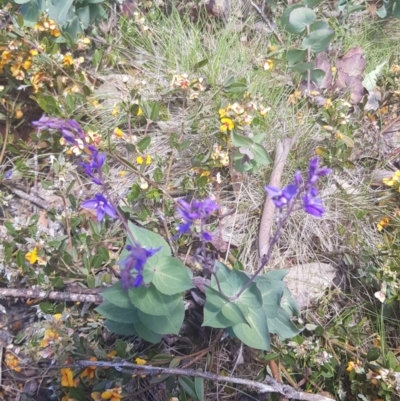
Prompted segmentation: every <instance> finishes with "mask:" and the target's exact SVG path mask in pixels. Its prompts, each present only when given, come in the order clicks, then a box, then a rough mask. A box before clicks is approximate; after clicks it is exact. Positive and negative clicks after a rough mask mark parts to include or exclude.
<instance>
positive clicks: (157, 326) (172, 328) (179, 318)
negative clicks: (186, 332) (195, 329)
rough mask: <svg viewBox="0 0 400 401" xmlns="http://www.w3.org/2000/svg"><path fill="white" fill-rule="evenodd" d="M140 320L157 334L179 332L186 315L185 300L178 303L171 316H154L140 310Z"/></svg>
mask: <svg viewBox="0 0 400 401" xmlns="http://www.w3.org/2000/svg"><path fill="white" fill-rule="evenodd" d="M138 317H139V319H140V322H141V323H143V325H144V326H146V327H147V328H148V329H149V330H151V331H153V332H154V333H157V334H179V331H180V329H181V326H182V323H183V319H184V317H185V306H184V304H183V301H182V302H180V303H179V304H178V306H177V307H176V309H175V310H174V311H173V312H172V313H171V316H153V315H149V314H147V313H144V312H142V311H138Z"/></svg>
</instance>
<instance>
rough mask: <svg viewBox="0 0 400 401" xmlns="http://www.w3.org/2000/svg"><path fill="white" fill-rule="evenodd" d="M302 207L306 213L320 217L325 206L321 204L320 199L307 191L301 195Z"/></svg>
mask: <svg viewBox="0 0 400 401" xmlns="http://www.w3.org/2000/svg"><path fill="white" fill-rule="evenodd" d="M303 207H304V210H305V212H306V213H308V214H311V215H312V216H314V217H322V215H323V214H324V212H325V208H324V207H323V205H322V200H321V199H319V198H316V197H314V196H312V194H310V193H307V194H305V195H304V196H303Z"/></svg>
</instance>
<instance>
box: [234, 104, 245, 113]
mask: <svg viewBox="0 0 400 401" xmlns="http://www.w3.org/2000/svg"><path fill="white" fill-rule="evenodd" d="M231 109H232V110H233V111H234V112H235V113H236V114H243V113H244V108H243V107H242V106H241V105H240V104H239V103H233V105H232V107H231Z"/></svg>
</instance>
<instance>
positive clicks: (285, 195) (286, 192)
mask: <svg viewBox="0 0 400 401" xmlns="http://www.w3.org/2000/svg"><path fill="white" fill-rule="evenodd" d="M264 188H265V191H266V192H267V194H268V195H269V196H270V197H271V198H272V201H273V202H274V204H275V206H276V207H277V208H278V209H282V208H283V207H284V206H286V205H287V204H288V203H289V202H290V201H291V200H292V198H293V197H294V196H295V195H296V194H297V189H298V188H297V185H294V184H291V185H287V186H286V187H285V188H283V189H280V188H276V187H273V186H271V185H267V186H265V187H264Z"/></svg>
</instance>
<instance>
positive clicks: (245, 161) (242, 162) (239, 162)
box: [233, 152, 257, 173]
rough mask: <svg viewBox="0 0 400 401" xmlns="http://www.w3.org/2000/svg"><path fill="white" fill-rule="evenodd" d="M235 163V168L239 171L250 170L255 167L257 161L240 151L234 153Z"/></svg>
mask: <svg viewBox="0 0 400 401" xmlns="http://www.w3.org/2000/svg"><path fill="white" fill-rule="evenodd" d="M233 160H234V163H235V169H236V170H237V171H239V172H241V173H243V172H246V171H251V170H253V169H254V168H256V167H257V163H256V162H255V161H254V160H250V159H249V158H248V157H247V156H246V155H243V154H241V153H240V152H238V153H235V155H234V157H233Z"/></svg>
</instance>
